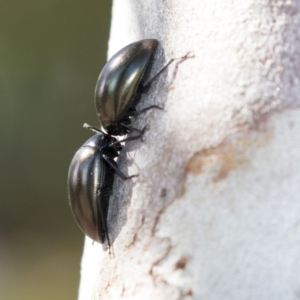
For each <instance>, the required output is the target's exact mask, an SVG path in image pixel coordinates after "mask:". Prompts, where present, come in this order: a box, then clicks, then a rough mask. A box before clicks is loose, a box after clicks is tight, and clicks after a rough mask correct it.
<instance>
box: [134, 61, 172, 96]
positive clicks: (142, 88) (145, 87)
mask: <svg viewBox="0 0 300 300" xmlns="http://www.w3.org/2000/svg"><path fill="white" fill-rule="evenodd" d="M173 61H174V58H172V59H171V60H170V61H169V62H168V63H167V64H166V65H165V66H164V67H163V68H162V69H161V70H159V71H158V72H157V73H156V74H155V75H154V76H153V77H152V78H151V79H149V80H148V82H146V83H145V84H144V85H143V86H142V87H141V89H140V91H141V93H146V92H148V91H149V89H150V87H151V84H152V83H153V81H154V80H155V79H156V78H157V77H158V76H159V75H160V74H161V73H162V72H163V71H164V70H165V69H166V68H167V67H168V66H169V65H170V64H171V63H172V62H173Z"/></svg>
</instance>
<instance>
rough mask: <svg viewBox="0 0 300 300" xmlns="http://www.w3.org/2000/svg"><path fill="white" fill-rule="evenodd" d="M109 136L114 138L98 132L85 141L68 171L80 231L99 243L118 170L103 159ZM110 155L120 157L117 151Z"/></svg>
mask: <svg viewBox="0 0 300 300" xmlns="http://www.w3.org/2000/svg"><path fill="white" fill-rule="evenodd" d="M107 139H109V140H110V141H112V142H113V141H115V139H114V138H111V137H109V136H107V135H104V134H102V133H99V134H96V135H94V136H93V137H91V138H90V139H89V140H88V141H87V142H86V143H84V145H83V146H82V147H81V148H80V149H79V150H78V151H77V152H76V153H75V155H74V157H73V160H72V162H71V165H70V168H69V174H68V193H69V201H70V205H71V209H72V212H73V215H74V217H75V219H76V221H77V223H78V225H79V227H80V228H81V230H82V231H83V232H84V233H85V234H86V235H87V236H88V237H90V238H91V239H93V240H95V241H97V242H99V243H103V242H104V241H105V236H106V234H105V233H106V231H107V224H106V219H107V212H108V205H109V197H110V195H111V194H112V187H113V179H114V173H115V172H114V170H113V169H112V168H111V167H110V166H109V165H108V164H107V162H106V161H105V160H104V159H103V154H105V153H103V152H105V151H102V150H101V146H102V145H103V144H107ZM108 149H109V148H108ZM109 150H110V151H112V149H109ZM110 156H111V157H115V156H117V151H115V153H110Z"/></svg>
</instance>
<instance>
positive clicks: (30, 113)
mask: <svg viewBox="0 0 300 300" xmlns="http://www.w3.org/2000/svg"><path fill="white" fill-rule="evenodd" d="M110 10H111V3H110V1H96V0H91V1H78V0H74V1H64V0H60V1H58V0H57V1H56V0H51V1H50V0H43V1H38V0H29V1H21V0H20V1H18V0H4V1H1V4H0V104H1V109H0V136H1V144H0V172H1V173H0V174H1V180H0V299H5V300H11V299H12V300H15V299H22V300H24V299H25V300H26V299H30V300H32V299H39V300H40V299H41V300H47V299H52V300H53V299H56V300H59V299H64V300H66V299H76V297H77V291H78V281H79V269H80V258H81V252H82V246H83V234H82V233H81V232H80V230H79V229H78V228H77V225H76V223H75V221H74V219H73V217H72V215H71V212H70V209H69V205H68V200H67V189H66V179H67V172H68V167H69V163H70V161H71V159H72V156H73V155H74V153H75V151H76V150H77V149H78V148H79V147H80V146H81V144H82V143H83V142H84V141H85V140H86V139H87V138H88V137H89V136H90V135H91V133H90V132H88V131H86V130H84V129H83V128H82V124H83V123H84V122H87V123H90V124H93V125H98V121H97V118H96V114H95V109H94V103H93V97H94V87H95V82H96V79H97V76H98V73H99V71H100V69H101V68H102V66H103V64H104V63H105V60H106V52H107V42H108V31H109V22H110V15H111V11H110Z"/></svg>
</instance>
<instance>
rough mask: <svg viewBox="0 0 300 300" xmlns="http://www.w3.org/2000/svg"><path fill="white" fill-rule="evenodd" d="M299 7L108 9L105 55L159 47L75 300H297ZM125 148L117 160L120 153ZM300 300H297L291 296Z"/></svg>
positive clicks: (126, 1)
mask: <svg viewBox="0 0 300 300" xmlns="http://www.w3.org/2000/svg"><path fill="white" fill-rule="evenodd" d="M299 11H300V2H299V1H295V0H294V1H293V0H291V1H267V0H261V1H257V0H244V1H234V0H231V1H230V0H227V1H217V2H216V1H215V2H212V1H196V0H188V1H179V0H165V1H161V0H160V1H158V0H142V1H139V0H115V1H114V4H113V17H112V26H111V36H110V41H109V57H110V56H112V55H113V54H114V53H115V52H117V51H118V50H119V49H121V48H122V47H124V46H125V45H127V44H129V43H131V42H134V41H137V40H140V39H144V38H156V39H158V40H159V42H160V44H159V48H158V50H157V53H156V57H155V63H154V66H153V70H152V74H155V73H156V72H157V70H159V69H160V68H161V67H162V66H163V65H164V64H165V63H166V62H167V61H168V60H169V59H171V58H174V57H175V58H177V57H180V56H183V55H185V54H186V53H187V52H189V51H190V52H192V53H193V54H194V58H190V59H186V60H185V61H182V62H181V63H180V64H179V63H178V61H177V62H174V63H173V64H172V65H171V66H170V67H169V68H168V69H167V71H165V72H164V73H163V74H162V75H161V76H160V77H159V78H158V80H157V81H156V82H155V84H154V85H153V86H152V87H151V89H150V91H149V92H148V93H147V95H145V96H143V97H142V99H141V101H140V104H139V105H138V108H139V109H142V108H143V107H147V106H149V105H151V104H157V105H159V106H163V107H164V108H165V111H160V110H150V111H148V112H147V113H145V114H144V115H142V116H140V117H139V118H138V119H137V120H136V122H135V123H134V127H137V128H142V127H143V126H144V125H145V124H147V125H148V127H149V130H148V131H147V132H146V133H145V136H144V142H141V141H132V142H128V143H127V144H126V147H125V148H124V151H123V153H122V155H121V157H120V159H119V165H120V168H121V170H123V171H124V172H125V173H128V174H129V175H132V174H138V175H139V176H138V177H137V178H133V179H132V180H127V181H123V180H121V179H120V178H117V177H116V179H115V184H114V194H113V196H112V197H111V199H110V201H111V204H110V208H109V216H108V226H109V234H110V239H111V242H112V254H109V251H108V249H107V247H106V246H103V245H100V244H97V243H94V244H93V243H92V241H91V240H89V239H86V243H85V249H84V255H83V260H82V273H81V275H82V278H81V284H80V293H79V299H80V300H87V299H101V300H105V299H110V300H111V299H125V298H126V299H137V300H140V299H142V300H148V299H149V300H150V299H151V300H153V299H155V300H165V299H172V300H173V299H211V300H220V299H230V300H234V299H237V300H240V299H270V300H271V299H272V300H276V299H278V300H279V299H280V300H281V299H285V300H289V299H296V298H297V297H299V295H300V270H299V267H300V228H299V226H300V171H299V169H300V167H299V161H300V151H299V145H300V111H299V103H300V100H299V98H300V85H299V83H300V81H299V74H300V73H299V70H300V63H299V61H300V55H299V52H300V13H299ZM125 152H126V153H125ZM297 299H298V298H297Z"/></svg>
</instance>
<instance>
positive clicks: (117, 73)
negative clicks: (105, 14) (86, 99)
mask: <svg viewBox="0 0 300 300" xmlns="http://www.w3.org/2000/svg"><path fill="white" fill-rule="evenodd" d="M157 45H158V41H157V40H155V39H147V40H142V41H138V42H135V43H132V44H130V45H128V46H126V47H125V48H123V49H121V50H120V51H119V52H117V53H116V54H115V55H114V56H113V57H112V58H111V59H110V60H109V61H108V62H107V63H106V65H105V66H104V68H103V69H102V71H101V73H100V75H99V78H98V80H97V83H96V89H95V104H96V111H97V113H98V115H99V116H101V122H102V124H103V125H104V127H105V126H108V125H110V124H113V123H117V122H118V121H119V120H120V119H121V118H122V117H123V116H124V114H125V113H126V112H127V110H128V109H129V108H130V107H132V106H134V101H135V100H136V99H135V93H136V91H137V88H138V86H139V84H140V82H141V80H142V78H143V75H144V73H145V72H146V71H147V69H148V68H149V66H150V63H151V61H152V56H153V54H154V51H155V49H156V47H157Z"/></svg>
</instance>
